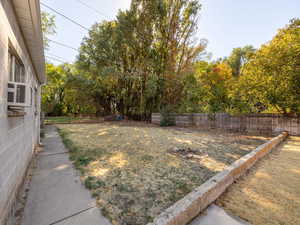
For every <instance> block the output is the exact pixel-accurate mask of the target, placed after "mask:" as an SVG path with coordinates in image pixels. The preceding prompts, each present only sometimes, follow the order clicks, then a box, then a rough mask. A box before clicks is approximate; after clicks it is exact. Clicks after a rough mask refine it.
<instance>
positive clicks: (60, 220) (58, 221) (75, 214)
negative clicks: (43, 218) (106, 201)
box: [49, 206, 96, 225]
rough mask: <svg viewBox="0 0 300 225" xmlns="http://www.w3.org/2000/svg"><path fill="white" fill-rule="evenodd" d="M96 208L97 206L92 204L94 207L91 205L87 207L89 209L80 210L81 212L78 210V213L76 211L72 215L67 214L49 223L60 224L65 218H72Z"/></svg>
mask: <svg viewBox="0 0 300 225" xmlns="http://www.w3.org/2000/svg"><path fill="white" fill-rule="evenodd" d="M94 208H96V206H92V207H89V208H87V209H83V210H80V211H79V212H76V213H74V214H72V215H70V216H66V217H64V218H62V219H59V220H57V221H55V222H53V223H50V224H49V225H55V224H58V223H60V222H62V221H64V220H67V219H70V218H72V217H74V216H78V215H79V214H81V213H84V212H86V211H89V210H90V209H94Z"/></svg>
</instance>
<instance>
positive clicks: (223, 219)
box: [189, 204, 249, 225]
mask: <svg viewBox="0 0 300 225" xmlns="http://www.w3.org/2000/svg"><path fill="white" fill-rule="evenodd" d="M189 225H249V224H248V223H246V222H244V221H242V220H241V219H239V218H235V217H233V216H231V215H229V214H228V213H226V212H225V210H224V209H222V208H220V207H219V206H217V205H215V204H212V205H211V206H209V207H208V209H207V210H206V211H205V212H204V213H202V214H201V215H200V216H198V217H197V218H195V219H194V220H193V221H192V222H191V223H190V224H189Z"/></svg>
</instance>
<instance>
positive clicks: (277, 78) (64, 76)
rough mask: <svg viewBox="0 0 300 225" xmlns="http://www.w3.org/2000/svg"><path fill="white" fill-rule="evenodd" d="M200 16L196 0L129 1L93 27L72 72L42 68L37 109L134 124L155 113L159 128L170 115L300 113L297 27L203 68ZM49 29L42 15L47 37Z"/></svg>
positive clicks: (63, 67) (292, 25)
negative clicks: (124, 119)
mask: <svg viewBox="0 0 300 225" xmlns="http://www.w3.org/2000/svg"><path fill="white" fill-rule="evenodd" d="M200 10H201V4H199V2H198V1H197V0H174V1H173V0H172V1H171V0H155V1H147V0H132V3H131V7H130V9H129V10H126V11H120V12H119V13H118V15H117V18H116V19H115V20H112V21H104V22H102V23H97V24H95V25H93V26H92V28H91V30H90V32H89V34H88V36H87V37H86V38H84V40H83V42H82V45H81V47H80V53H79V55H78V58H77V62H76V63H75V64H74V65H68V64H65V65H60V66H54V65H52V64H47V75H48V84H47V86H45V87H44V88H43V97H42V103H43V105H42V106H43V110H44V111H45V112H46V113H47V114H48V115H53V116H62V115H69V114H73V115H74V114H75V115H76V114H81V113H86V114H91V113H94V114H96V115H98V116H106V115H110V114H121V115H124V116H127V117H128V118H130V119H138V120H149V119H150V118H151V114H152V112H159V111H161V113H162V121H161V125H162V126H170V125H174V123H175V121H174V118H173V116H172V113H176V112H177V113H197V112H204V113H210V114H212V115H213V114H215V113H217V112H228V113H231V114H240V113H253V112H281V113H285V114H300V91H299V90H300V89H299V87H300V75H299V74H300V67H299V65H300V61H299V59H300V31H299V30H300V27H299V26H300V25H299V24H300V20H299V19H294V20H292V21H291V22H290V24H289V25H287V26H286V27H285V28H283V29H281V30H279V32H278V34H277V35H276V36H275V37H274V38H273V40H271V41H270V42H268V43H266V44H265V45H263V46H261V48H259V49H257V50H256V49H254V48H253V47H252V46H251V45H247V46H244V47H240V48H235V49H233V51H232V53H231V54H230V55H229V57H228V58H224V59H219V60H217V61H213V62H207V61H204V60H203V59H204V57H203V56H207V54H206V52H205V48H206V45H207V42H206V41H205V40H201V41H200V42H198V43H196V42H194V34H195V32H196V30H197V18H198V15H199V12H200ZM54 22H55V21H54V17H51V16H50V15H48V14H46V13H45V14H43V31H44V34H45V35H49V34H53V33H55V23H54ZM45 40H46V38H45Z"/></svg>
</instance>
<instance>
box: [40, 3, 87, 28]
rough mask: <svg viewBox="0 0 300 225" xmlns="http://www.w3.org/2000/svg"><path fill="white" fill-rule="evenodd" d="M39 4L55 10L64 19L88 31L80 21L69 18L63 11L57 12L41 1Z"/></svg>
mask: <svg viewBox="0 0 300 225" xmlns="http://www.w3.org/2000/svg"><path fill="white" fill-rule="evenodd" d="M41 5H42V6H44V7H46V8H47V9H50V10H51V11H53V12H55V13H56V14H58V15H60V16H62V17H64V18H65V19H67V20H69V21H70V22H72V23H74V24H76V25H77V26H79V27H81V28H82V29H85V30H87V31H89V29H88V28H87V27H85V26H83V25H81V24H80V23H78V22H76V21H75V20H73V19H71V18H69V17H68V16H66V15H64V14H63V13H60V12H58V11H57V10H55V9H53V8H51V7H50V6H48V5H46V4H45V3H43V2H41Z"/></svg>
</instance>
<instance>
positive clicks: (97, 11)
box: [75, 0, 108, 18]
mask: <svg viewBox="0 0 300 225" xmlns="http://www.w3.org/2000/svg"><path fill="white" fill-rule="evenodd" d="M75 1H77V2H78V3H80V4H81V5H84V6H85V7H87V8H89V9H91V10H93V11H94V12H96V13H97V14H99V15H100V16H104V17H106V18H108V16H107V15H105V14H103V13H102V12H100V11H99V10H98V9H95V8H94V7H92V6H90V5H88V4H86V3H85V2H83V1H81V0H75Z"/></svg>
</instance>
